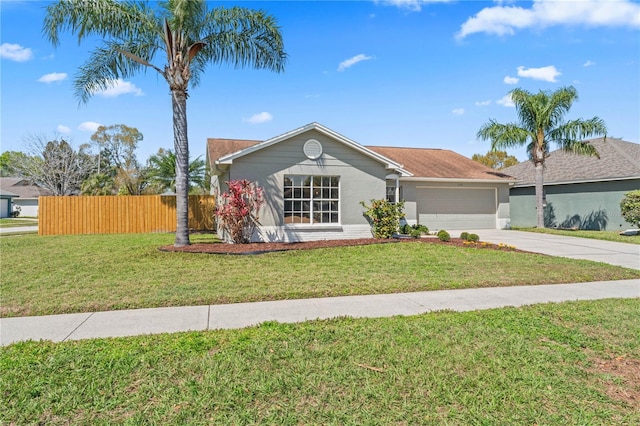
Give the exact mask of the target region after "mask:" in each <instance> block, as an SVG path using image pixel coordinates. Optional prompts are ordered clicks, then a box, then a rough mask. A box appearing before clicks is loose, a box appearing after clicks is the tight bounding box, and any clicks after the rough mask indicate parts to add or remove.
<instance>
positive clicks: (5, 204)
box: [0, 187, 18, 218]
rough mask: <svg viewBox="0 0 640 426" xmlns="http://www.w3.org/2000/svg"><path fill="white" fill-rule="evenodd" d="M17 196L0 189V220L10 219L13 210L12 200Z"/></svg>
mask: <svg viewBox="0 0 640 426" xmlns="http://www.w3.org/2000/svg"><path fill="white" fill-rule="evenodd" d="M17 196H18V195H17V194H14V193H13V192H9V191H5V190H4V189H3V188H2V187H0V218H3V217H11V211H12V209H13V199H14V198H16V197H17Z"/></svg>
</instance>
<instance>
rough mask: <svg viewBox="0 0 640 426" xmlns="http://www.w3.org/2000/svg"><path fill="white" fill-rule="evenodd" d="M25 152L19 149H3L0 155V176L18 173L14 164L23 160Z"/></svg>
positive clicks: (25, 155)
mask: <svg viewBox="0 0 640 426" xmlns="http://www.w3.org/2000/svg"><path fill="white" fill-rule="evenodd" d="M26 157H27V154H25V153H24V152H20V151H5V152H3V153H2V154H1V155H0V177H7V176H15V175H17V174H18V172H16V170H15V168H14V164H15V163H17V162H20V161H23V160H24V159H25V158H26Z"/></svg>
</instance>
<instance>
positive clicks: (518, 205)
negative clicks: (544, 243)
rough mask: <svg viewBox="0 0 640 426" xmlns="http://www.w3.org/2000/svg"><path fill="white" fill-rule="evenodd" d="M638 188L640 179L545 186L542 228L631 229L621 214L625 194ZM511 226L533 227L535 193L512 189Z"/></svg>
mask: <svg viewBox="0 0 640 426" xmlns="http://www.w3.org/2000/svg"><path fill="white" fill-rule="evenodd" d="M639 188H640V179H630V180H620V181H609V182H587V183H574V184H567V185H546V186H545V193H546V200H547V208H546V211H545V226H547V227H561V228H580V229H593V230H606V231H618V230H624V229H628V228H631V227H632V226H631V225H630V224H629V223H628V222H626V221H625V220H624V218H623V217H622V215H621V214H620V202H621V201H622V198H624V194H625V193H626V192H629V191H632V190H634V189H639ZM510 201H511V202H510V204H511V224H512V226H514V227H532V226H536V200H535V189H534V187H532V186H528V187H520V188H512V189H511V192H510Z"/></svg>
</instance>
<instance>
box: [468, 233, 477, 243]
mask: <svg viewBox="0 0 640 426" xmlns="http://www.w3.org/2000/svg"><path fill="white" fill-rule="evenodd" d="M467 241H473V242H474V243H477V242H478V241H480V236H479V235H478V234H469V235H467Z"/></svg>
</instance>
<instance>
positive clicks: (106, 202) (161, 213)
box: [38, 195, 215, 235]
mask: <svg viewBox="0 0 640 426" xmlns="http://www.w3.org/2000/svg"><path fill="white" fill-rule="evenodd" d="M214 210H215V197H213V196H211V195H190V196H189V228H190V229H193V230H200V231H202V230H213V229H214ZM38 217H39V226H38V234H39V235H69V234H136V233H137V234H141V233H149V232H175V230H176V197H175V196H171V195H169V196H167V195H135V196H129V195H126V196H125V195H121V196H117V195H106V196H81V197H40V198H39V214H38Z"/></svg>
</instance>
